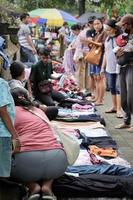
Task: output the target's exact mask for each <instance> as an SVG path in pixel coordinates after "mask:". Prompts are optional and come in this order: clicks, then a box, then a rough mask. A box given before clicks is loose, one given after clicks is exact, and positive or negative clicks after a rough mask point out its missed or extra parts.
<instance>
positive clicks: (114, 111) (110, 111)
mask: <svg viewBox="0 0 133 200" xmlns="http://www.w3.org/2000/svg"><path fill="white" fill-rule="evenodd" d="M105 113H116V110H114V109H109V110H107V111H105Z"/></svg>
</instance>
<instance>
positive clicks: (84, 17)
mask: <svg viewBox="0 0 133 200" xmlns="http://www.w3.org/2000/svg"><path fill="white" fill-rule="evenodd" d="M104 16H105V14H102V13H95V12H88V13H84V14H83V15H81V16H80V17H79V18H78V20H79V22H80V23H81V24H86V23H88V18H89V17H96V18H102V17H104Z"/></svg>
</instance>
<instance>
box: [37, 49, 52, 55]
mask: <svg viewBox="0 0 133 200" xmlns="http://www.w3.org/2000/svg"><path fill="white" fill-rule="evenodd" d="M38 54H40V55H41V56H49V55H50V50H49V49H48V48H39V49H38Z"/></svg>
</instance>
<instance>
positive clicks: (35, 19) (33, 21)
mask: <svg viewBox="0 0 133 200" xmlns="http://www.w3.org/2000/svg"><path fill="white" fill-rule="evenodd" d="M29 22H30V23H31V24H39V25H43V24H44V23H46V22H47V19H44V18H40V17H30V19H29Z"/></svg>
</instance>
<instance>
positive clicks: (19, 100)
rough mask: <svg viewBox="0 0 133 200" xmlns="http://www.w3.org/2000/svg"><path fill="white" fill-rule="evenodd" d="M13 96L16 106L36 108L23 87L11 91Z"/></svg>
mask: <svg viewBox="0 0 133 200" xmlns="http://www.w3.org/2000/svg"><path fill="white" fill-rule="evenodd" d="M11 94H12V97H13V99H14V103H15V106H22V107H30V106H34V104H33V103H32V101H31V100H30V98H29V96H28V93H27V92H26V91H25V90H24V89H23V88H21V87H16V88H14V89H11Z"/></svg>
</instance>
